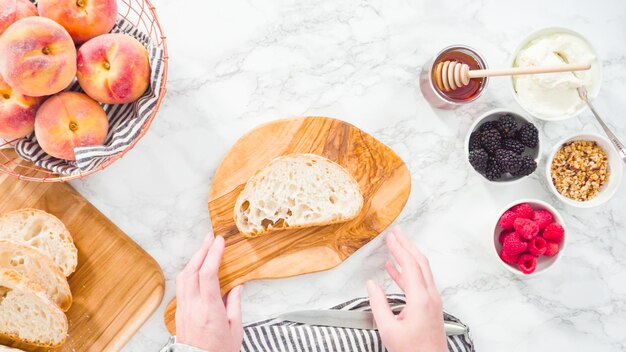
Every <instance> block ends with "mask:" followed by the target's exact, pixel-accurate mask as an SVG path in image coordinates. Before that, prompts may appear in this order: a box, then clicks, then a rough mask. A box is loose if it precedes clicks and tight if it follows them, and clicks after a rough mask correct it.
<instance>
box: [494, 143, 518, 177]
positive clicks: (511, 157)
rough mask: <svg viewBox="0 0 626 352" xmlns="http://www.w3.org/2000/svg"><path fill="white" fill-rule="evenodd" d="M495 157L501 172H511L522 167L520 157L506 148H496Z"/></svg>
mask: <svg viewBox="0 0 626 352" xmlns="http://www.w3.org/2000/svg"><path fill="white" fill-rule="evenodd" d="M495 159H496V163H497V164H498V166H500V170H502V172H508V173H510V174H512V173H515V172H518V171H519V169H520V168H521V167H522V157H521V156H519V155H517V154H515V152H512V151H510V150H507V149H500V150H498V151H497V152H496V155H495Z"/></svg>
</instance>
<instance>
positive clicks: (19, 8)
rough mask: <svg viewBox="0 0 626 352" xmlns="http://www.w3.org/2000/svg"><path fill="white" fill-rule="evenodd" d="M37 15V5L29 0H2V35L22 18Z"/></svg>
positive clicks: (0, 28)
mask: <svg viewBox="0 0 626 352" xmlns="http://www.w3.org/2000/svg"><path fill="white" fill-rule="evenodd" d="M31 16H37V7H35V5H33V3H32V2H30V1H28V0H0V35H2V33H4V31H5V30H6V29H7V28H9V26H10V25H12V24H13V23H15V22H16V21H17V20H21V19H22V18H26V17H31Z"/></svg>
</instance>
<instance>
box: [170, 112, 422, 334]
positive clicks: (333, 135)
mask: <svg viewBox="0 0 626 352" xmlns="http://www.w3.org/2000/svg"><path fill="white" fill-rule="evenodd" d="M298 153H312V154H318V155H321V156H324V157H326V158H328V159H330V160H333V161H335V162H337V163H338V164H340V165H342V166H343V167H344V168H346V169H347V170H348V171H349V172H350V174H352V176H353V177H354V178H355V179H356V180H357V181H358V183H359V187H360V189H361V192H362V193H363V197H364V201H365V202H364V206H363V210H362V211H361V213H360V215H359V216H358V217H357V218H356V219H354V220H351V221H349V222H345V223H341V224H334V225H328V226H321V227H309V228H304V229H296V230H282V231H276V232H272V233H270V234H267V235H265V236H261V237H257V238H253V239H247V238H244V237H243V236H242V235H241V234H240V233H239V231H238V230H237V227H236V226H235V222H234V220H233V209H234V205H235V200H236V199H237V196H238V195H239V193H240V192H241V191H242V190H243V188H244V186H245V183H246V182H247V181H248V179H249V178H250V177H251V176H252V175H254V174H255V173H256V172H257V171H258V170H260V169H262V168H263V167H264V166H266V165H267V164H268V163H269V162H270V161H271V160H272V159H274V158H276V157H278V156H281V155H286V154H298ZM410 191H411V176H410V174H409V170H408V168H407V166H406V165H405V164H404V162H403V161H402V160H401V159H400V158H399V157H398V156H397V155H396V154H395V153H394V152H393V151H392V150H391V149H390V148H389V147H387V146H386V145H384V144H383V143H381V142H379V141H378V140H376V139H375V138H374V137H372V136H370V135H369V134H367V133H365V132H363V131H362V130H360V129H358V128H356V127H355V126H353V125H351V124H349V123H346V122H343V121H340V120H336V119H331V118H325V117H303V118H293V119H284V120H278V121H274V122H270V123H268V124H264V125H261V126H259V127H257V128H255V129H254V130H252V131H251V132H249V133H247V134H246V135H244V136H243V137H242V138H241V139H240V140H239V141H238V142H237V143H236V144H235V145H234V146H233V148H232V149H231V150H230V152H229V153H228V154H227V155H226V156H225V157H224V160H223V161H222V163H221V164H220V165H219V167H218V169H217V171H216V172H215V177H214V178H213V185H212V186H211V191H210V195H209V212H210V215H211V221H212V224H213V231H214V233H215V234H216V235H221V236H223V237H224V239H225V240H226V249H225V251H224V259H223V261H222V266H221V267H220V272H219V279H220V283H221V287H222V292H223V293H226V292H228V291H229V290H230V289H232V288H233V287H235V286H236V285H239V284H242V283H244V282H247V281H250V280H259V279H273V278H284V277H290V276H295V275H300V274H306V273H313V272H318V271H323V270H328V269H331V268H333V267H335V266H337V265H338V264H340V263H341V262H343V261H344V260H346V259H347V258H348V257H349V256H350V255H351V254H352V253H354V252H355V251H356V250H358V249H359V248H361V247H362V246H363V245H365V244H366V243H367V242H369V241H370V240H371V239H373V238H374V237H376V236H377V235H378V234H379V233H381V232H382V231H383V230H384V229H385V228H386V227H387V226H389V225H390V224H391V223H392V222H393V221H394V220H395V218H396V217H397V216H398V215H399V214H400V212H401V211H402V209H403V208H404V205H405V204H406V201H407V199H408V197H409V193H410ZM175 312H176V301H175V300H173V301H172V302H170V304H169V305H168V307H167V309H166V311H165V324H166V326H167V328H168V330H169V331H170V332H172V333H174V332H175V322H174V315H175Z"/></svg>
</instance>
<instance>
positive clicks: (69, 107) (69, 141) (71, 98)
mask: <svg viewBox="0 0 626 352" xmlns="http://www.w3.org/2000/svg"><path fill="white" fill-rule="evenodd" d="M108 130H109V120H108V119H107V115H106V113H105V112H104V109H102V107H101V106H100V104H98V103H97V102H96V101H94V100H93V99H91V98H89V97H88V96H86V95H85V94H83V93H77V92H63V93H59V94H57V95H55V96H53V97H51V98H50V99H48V100H46V101H45V102H44V103H43V104H41V107H40V108H39V110H38V111H37V117H36V118H35V136H37V142H39V145H40V146H41V149H43V151H44V152H46V153H48V154H49V155H51V156H53V157H55V158H59V159H65V160H76V156H75V155H74V148H78V147H84V146H90V145H100V144H102V143H104V140H105V139H106V136H107V132H108Z"/></svg>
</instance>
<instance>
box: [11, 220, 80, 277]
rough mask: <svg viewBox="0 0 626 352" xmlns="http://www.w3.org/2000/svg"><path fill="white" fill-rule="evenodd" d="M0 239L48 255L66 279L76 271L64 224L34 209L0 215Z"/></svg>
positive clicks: (70, 239)
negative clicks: (29, 247) (32, 248)
mask: <svg viewBox="0 0 626 352" xmlns="http://www.w3.org/2000/svg"><path fill="white" fill-rule="evenodd" d="M0 240H10V241H13V242H18V243H21V244H24V245H28V246H31V247H34V248H35V249H37V250H39V251H41V252H43V253H44V254H46V255H48V256H49V257H50V258H51V259H52V261H54V263H55V264H56V265H58V266H59V268H61V271H62V272H63V275H65V276H69V275H70V274H71V273H73V272H74V270H76V265H77V262H78V251H77V250H76V247H75V246H74V241H73V240H72V236H70V232H69V231H68V230H67V228H66V227H65V225H64V224H63V223H62V222H61V220H59V219H58V218H56V217H55V216H54V215H51V214H48V213H46V212H45V211H42V210H38V209H21V210H16V211H12V212H9V213H6V214H3V215H2V216H0Z"/></svg>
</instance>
